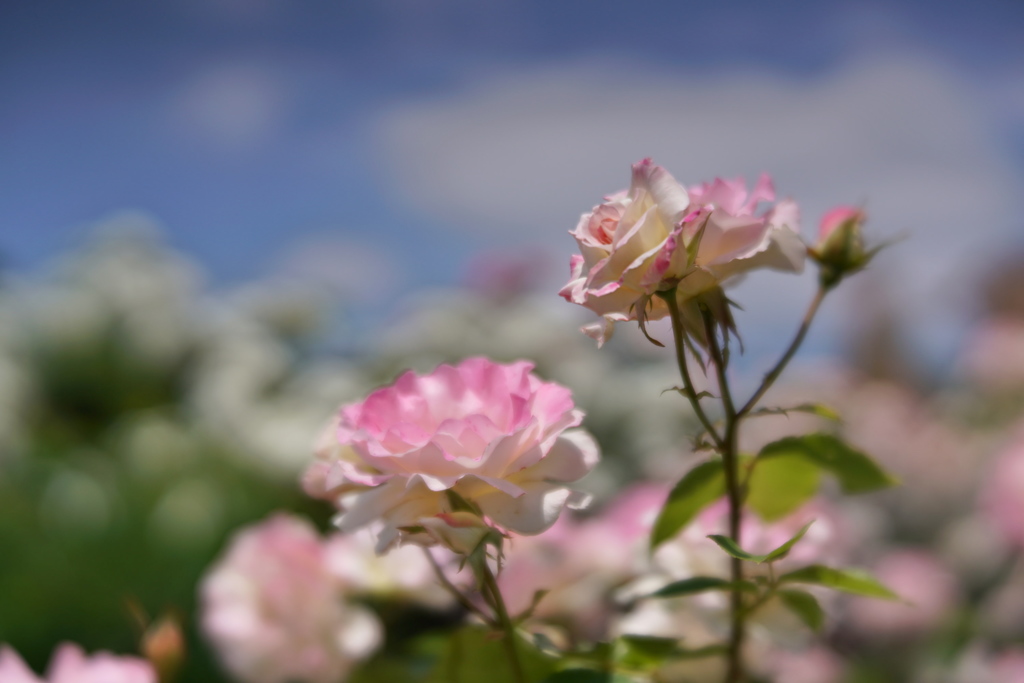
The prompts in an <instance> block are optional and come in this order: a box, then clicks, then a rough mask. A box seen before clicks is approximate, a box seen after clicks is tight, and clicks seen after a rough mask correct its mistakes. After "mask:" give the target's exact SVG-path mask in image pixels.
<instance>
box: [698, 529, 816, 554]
mask: <svg viewBox="0 0 1024 683" xmlns="http://www.w3.org/2000/svg"><path fill="white" fill-rule="evenodd" d="M813 523H814V521H813V520H812V521H810V522H808V523H807V524H804V526H803V528H802V529H800V531H798V532H796V535H795V536H793V538H791V539H789V540H788V541H786V542H785V543H783V544H782V545H780V546H779V547H778V548H776V549H775V550H772V551H771V552H768V553H765V554H764V555H754V554H753V553H748V552H747V551H746V550H744V549H743V548H741V547H739V546H738V545H737V544H736V541H734V540H732V539H731V538H729V537H728V536H722V535H721V534H711V535H710V536H708V538H710V539H711V540H712V541H714V542H715V543H717V544H718V547H719V548H721V549H722V550H724V551H725V552H727V553H728V554H729V555H731V556H732V557H735V558H737V559H740V560H747V561H749V562H756V563H758V564H762V563H764V562H774V561H775V560H781V559H782V558H783V557H785V556H786V555H788V554H789V551H790V550H792V548H793V546H794V545H796V542H797V541H799V540H800V539H801V538H803V537H804V534H806V533H807V530H808V529H809V528H810V527H811V524H813Z"/></svg>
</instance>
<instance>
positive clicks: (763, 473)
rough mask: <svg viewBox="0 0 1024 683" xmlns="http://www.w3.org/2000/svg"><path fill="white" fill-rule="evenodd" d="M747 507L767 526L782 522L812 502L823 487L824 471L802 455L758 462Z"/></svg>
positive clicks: (754, 468) (751, 480) (748, 482)
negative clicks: (822, 474) (808, 502)
mask: <svg viewBox="0 0 1024 683" xmlns="http://www.w3.org/2000/svg"><path fill="white" fill-rule="evenodd" d="M752 468H753V469H752V470H751V472H750V477H749V479H748V480H747V501H746V502H747V504H748V505H749V506H750V508H751V509H752V510H753V511H754V512H756V513H757V515H758V516H759V517H761V519H763V520H765V521H766V522H773V521H775V520H777V519H782V518H783V517H785V516H786V515H788V514H789V513H791V512H793V511H794V510H796V509H797V508H799V507H800V506H801V505H803V504H804V503H806V502H807V501H808V500H810V499H811V498H812V497H813V496H814V494H816V493H817V492H818V487H819V486H820V485H821V467H820V465H818V464H817V463H814V462H810V461H809V460H807V459H806V458H804V457H802V456H798V455H781V456H775V457H769V458H758V459H756V460H754V462H753V465H752Z"/></svg>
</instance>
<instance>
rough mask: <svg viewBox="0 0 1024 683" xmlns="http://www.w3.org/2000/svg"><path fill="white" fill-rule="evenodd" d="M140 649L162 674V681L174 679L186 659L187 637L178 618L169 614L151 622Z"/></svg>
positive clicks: (167, 681)
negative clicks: (183, 633)
mask: <svg viewBox="0 0 1024 683" xmlns="http://www.w3.org/2000/svg"><path fill="white" fill-rule="evenodd" d="M140 649H141V651H142V654H143V655H145V657H146V659H148V660H149V662H150V663H151V664H152V665H153V667H154V668H155V669H156V671H157V673H158V674H159V675H160V681H161V683H169V681H173V680H174V679H175V678H176V677H177V675H178V669H180V668H181V664H182V662H183V661H184V659H185V638H184V636H183V635H182V633H181V624H180V623H179V621H178V619H177V618H176V617H174V616H171V615H168V616H165V617H163V618H161V619H159V620H157V621H155V622H153V623H152V624H150V626H149V628H147V629H146V632H145V634H143V636H142V647H141V648H140Z"/></svg>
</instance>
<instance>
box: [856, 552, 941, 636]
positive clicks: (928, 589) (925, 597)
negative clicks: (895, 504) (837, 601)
mask: <svg viewBox="0 0 1024 683" xmlns="http://www.w3.org/2000/svg"><path fill="white" fill-rule="evenodd" d="M872 573H873V574H874V575H875V576H876V577H877V578H878V579H879V580H880V581H881V582H882V583H883V584H885V585H886V586H888V587H889V588H891V589H892V590H893V591H894V592H895V593H896V594H897V595H899V596H900V598H901V599H902V600H904V601H905V602H896V601H887V600H876V599H872V598H852V599H851V602H850V620H851V621H852V623H853V624H854V625H855V626H856V627H857V628H858V629H860V630H861V631H862V632H864V633H866V634H870V635H873V636H880V637H883V638H885V637H889V636H892V635H897V634H905V635H914V634H917V633H922V632H926V631H929V630H934V629H936V628H938V627H939V626H941V625H942V619H943V617H945V616H948V615H949V613H950V611H951V610H952V609H953V608H954V607H955V606H956V603H957V601H958V599H959V597H960V596H959V586H958V583H957V579H956V576H954V575H953V573H952V572H950V571H949V570H948V569H947V568H946V567H944V566H943V565H942V563H941V562H939V560H938V559H937V558H936V557H934V556H933V555H931V554H929V553H927V552H925V551H923V550H894V551H891V552H889V553H888V554H887V555H885V556H884V557H882V559H881V560H879V561H878V562H877V563H876V564H875V566H874V568H873V572H872Z"/></svg>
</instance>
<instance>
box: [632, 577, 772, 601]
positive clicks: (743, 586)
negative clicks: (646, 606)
mask: <svg viewBox="0 0 1024 683" xmlns="http://www.w3.org/2000/svg"><path fill="white" fill-rule="evenodd" d="M733 586H738V587H739V589H740V590H748V591H749V590H756V589H757V587H756V586H755V585H754V584H753V583H751V582H749V581H740V582H739V583H738V584H737V583H733V582H732V581H726V580H725V579H719V578H717V577H714V576H694V577H692V578H689V579H683V580H681V581H673V582H672V583H670V584H668V585H667V586H664V587H662V588H660V589H658V590H656V591H655V592H653V593H651V595H650V596H649V597H652V598H679V597H682V596H684V595H696V594H697V593H706V592H707V591H727V590H732V588H733Z"/></svg>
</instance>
